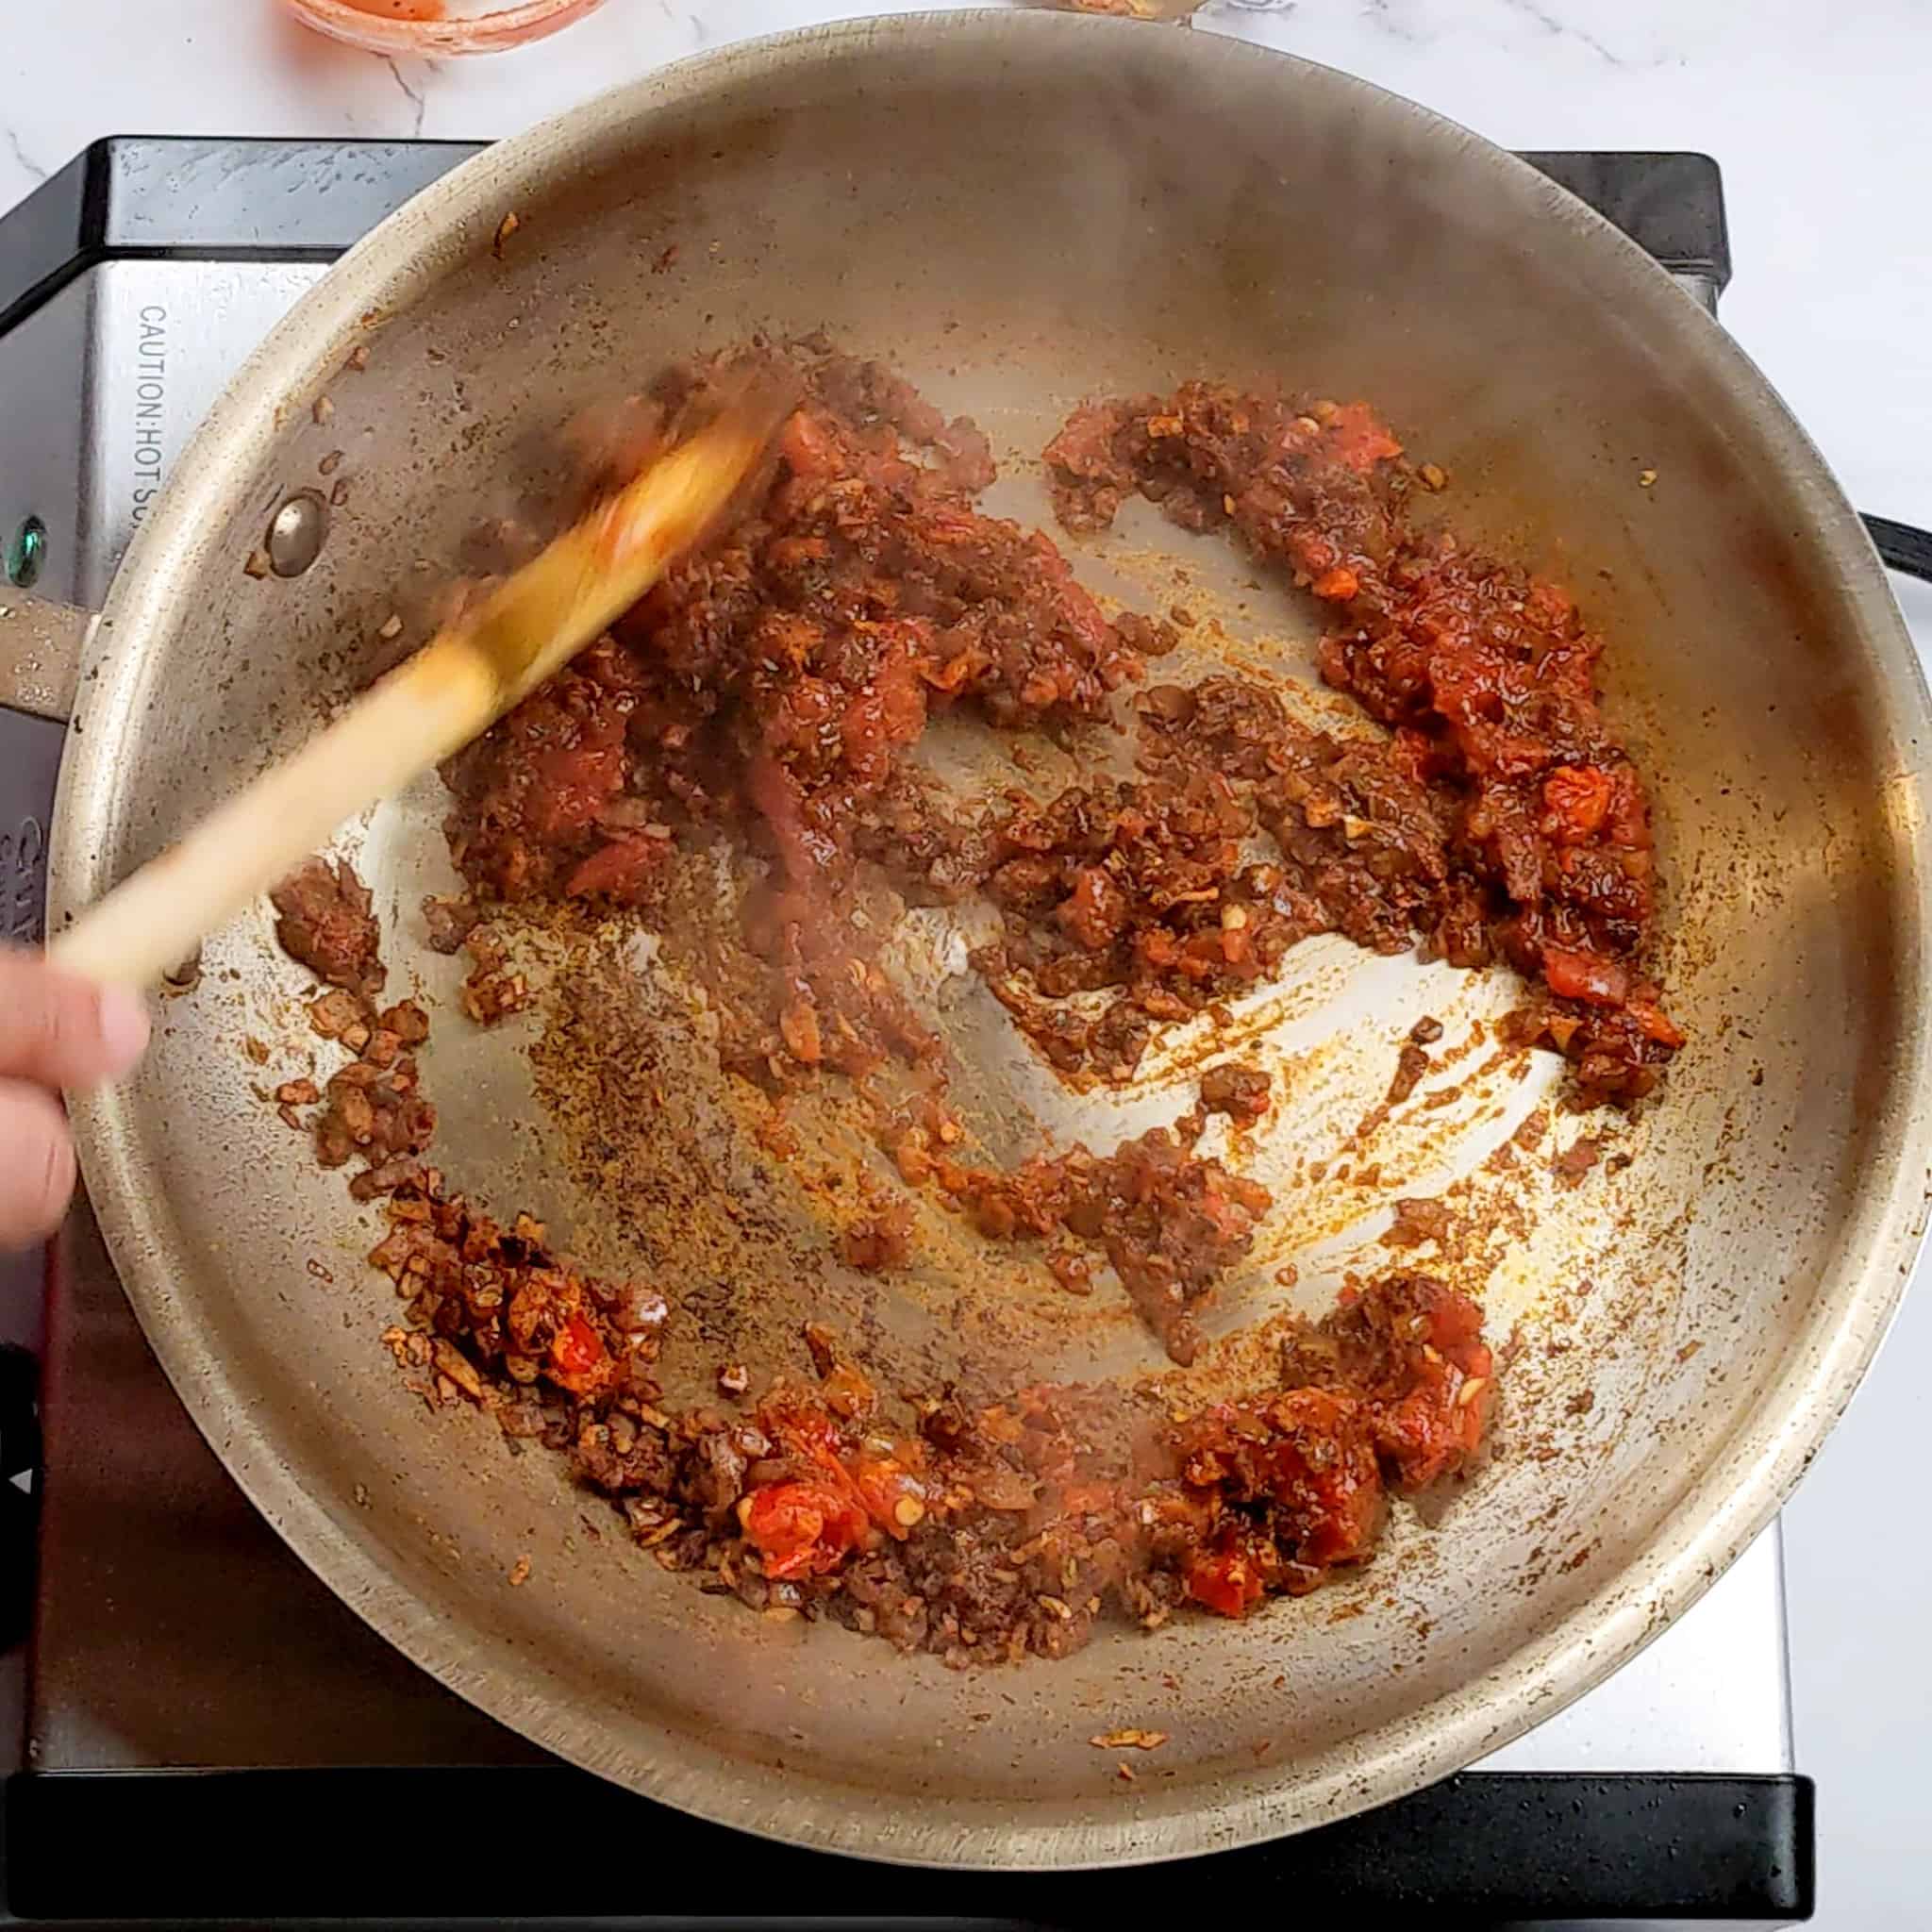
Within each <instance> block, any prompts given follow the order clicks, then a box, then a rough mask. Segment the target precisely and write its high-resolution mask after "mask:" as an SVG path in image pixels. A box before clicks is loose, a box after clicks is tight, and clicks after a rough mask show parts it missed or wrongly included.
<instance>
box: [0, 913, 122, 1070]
mask: <svg viewBox="0 0 1932 1932" xmlns="http://www.w3.org/2000/svg"><path fill="white" fill-rule="evenodd" d="M148 1030H149V1023H148V1014H147V1008H146V1006H145V1005H144V1003H143V1002H142V999H141V996H140V995H139V994H138V993H133V992H130V991H127V990H126V989H125V988H124V987H102V986H96V985H94V984H93V982H92V980H87V979H79V978H76V977H75V975H74V974H71V973H59V972H56V971H55V969H54V968H53V967H51V966H49V965H48V964H47V962H46V960H45V959H44V958H42V956H41V955H40V954H39V953H37V952H30V951H28V950H26V949H25V948H24V947H20V946H8V947H6V948H4V949H0V1078H6V1079H15V1080H30V1081H33V1082H35V1083H36V1084H38V1085H40V1086H42V1087H92V1086H96V1085H98V1084H99V1083H100V1082H101V1081H103V1080H113V1079H117V1078H119V1077H120V1075H121V1074H125V1073H126V1072H127V1071H128V1069H129V1068H130V1067H132V1066H133V1065H134V1063H135V1061H136V1060H138V1059H139V1058H141V1056H142V1050H143V1049H144V1048H145V1047H146V1045H147V1039H148Z"/></svg>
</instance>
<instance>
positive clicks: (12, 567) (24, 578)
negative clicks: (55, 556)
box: [7, 517, 47, 591]
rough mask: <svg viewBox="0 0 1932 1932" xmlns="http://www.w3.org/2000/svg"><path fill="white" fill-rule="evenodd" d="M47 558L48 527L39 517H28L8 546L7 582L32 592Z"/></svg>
mask: <svg viewBox="0 0 1932 1932" xmlns="http://www.w3.org/2000/svg"><path fill="white" fill-rule="evenodd" d="M46 558H47V526H46V525H45V524H43V523H42V521H41V520H40V518H39V517H28V518H26V519H25V522H23V523H22V525H21V526H20V528H19V529H17V530H16V531H14V533H13V536H12V539H11V541H9V542H8V545H7V581H8V583H9V584H17V585H18V586H19V587H20V588H21V589H22V590H23V591H25V590H30V589H31V588H32V587H33V583H34V580H35V578H37V577H38V576H39V575H40V574H41V566H42V564H43V563H44V562H45V561H46Z"/></svg>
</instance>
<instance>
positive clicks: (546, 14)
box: [283, 0, 604, 60]
mask: <svg viewBox="0 0 1932 1932" xmlns="http://www.w3.org/2000/svg"><path fill="white" fill-rule="evenodd" d="M283 4H284V5H285V6H286V7H287V8H288V9H289V11H290V12H291V13H292V14H293V15H294V16H295V18H296V19H297V20H299V21H300V22H301V23H302V25H304V26H309V27H313V28H314V29H315V31H316V32H317V33H319V34H326V35H328V37H329V38H330V39H331V40H336V41H346V42H348V43H349V44H350V45H351V46H352V47H366V48H367V49H368V50H369V51H370V52H371V53H372V54H404V55H415V56H420V57H422V58H425V59H431V60H441V59H442V58H445V57H446V56H448V55H451V54H502V53H506V52H508V49H510V48H511V47H521V46H523V45H524V44H525V42H528V41H541V39H542V38H543V36H544V35H545V34H554V33H556V32H558V30H559V29H560V28H562V27H567V26H569V25H571V23H572V22H573V21H577V20H582V19H583V17H584V16H585V15H586V14H587V13H593V12H595V11H596V9H597V8H599V7H601V6H603V4H604V0H360V4H359V5H358V4H357V0H283Z"/></svg>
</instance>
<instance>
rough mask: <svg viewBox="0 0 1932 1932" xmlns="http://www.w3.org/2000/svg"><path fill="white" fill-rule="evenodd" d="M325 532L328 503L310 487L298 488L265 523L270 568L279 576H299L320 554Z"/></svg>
mask: <svg viewBox="0 0 1932 1932" xmlns="http://www.w3.org/2000/svg"><path fill="white" fill-rule="evenodd" d="M327 535H328V506H327V504H325V503H324V502H323V500H322V498H321V497H319V496H318V495H317V494H316V493H315V491H312V490H298V491H296V492H295V493H294V495H293V496H291V497H290V499H289V500H288V502H286V503H285V504H283V506H282V507H281V508H280V509H278V510H276V512H275V521H274V522H273V523H272V524H270V525H269V526H268V561H269V568H270V569H271V570H273V571H274V572H275V575H276V576H278V577H299V576H300V575H302V573H303V572H304V571H305V570H307V569H308V566H309V565H310V564H311V563H313V562H314V561H315V559H316V558H318V557H320V556H321V555H322V540H323V539H324V538H325V537H326V536H327Z"/></svg>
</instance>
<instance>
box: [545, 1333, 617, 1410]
mask: <svg viewBox="0 0 1932 1932" xmlns="http://www.w3.org/2000/svg"><path fill="white" fill-rule="evenodd" d="M609 1372H610V1351H609V1350H608V1349H607V1348H606V1347H605V1346H604V1339H603V1337H602V1336H600V1335H599V1334H598V1333H597V1331H596V1330H595V1329H594V1328H593V1327H591V1324H590V1323H588V1322H587V1321H585V1320H584V1318H583V1316H581V1315H571V1316H569V1317H567V1318H566V1319H565V1321H564V1323H563V1324H562V1326H561V1327H559V1328H558V1331H557V1334H556V1336H555V1337H554V1338H553V1340H552V1341H551V1343H550V1379H551V1380H552V1381H553V1382H555V1383H557V1384H558V1385H559V1387H561V1388H564V1389H568V1390H569V1391H570V1392H571V1393H572V1394H573V1395H588V1394H590V1393H591V1391H594V1390H595V1389H596V1388H597V1387H598V1385H599V1384H600V1383H602V1382H603V1381H604V1380H605V1378H606V1377H607V1376H608V1374H609Z"/></svg>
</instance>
